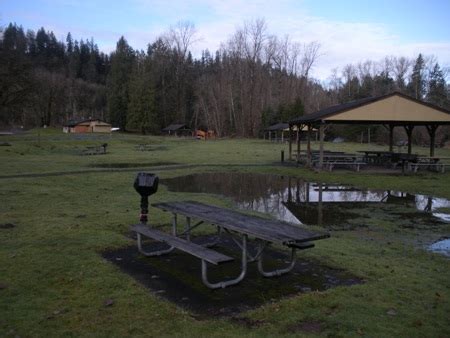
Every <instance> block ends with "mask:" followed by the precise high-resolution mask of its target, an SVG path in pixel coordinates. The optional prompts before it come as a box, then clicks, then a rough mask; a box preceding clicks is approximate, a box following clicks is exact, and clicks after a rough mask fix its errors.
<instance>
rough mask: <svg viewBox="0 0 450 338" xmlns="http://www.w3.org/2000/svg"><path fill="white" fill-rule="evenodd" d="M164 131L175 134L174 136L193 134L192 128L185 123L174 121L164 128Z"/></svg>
mask: <svg viewBox="0 0 450 338" xmlns="http://www.w3.org/2000/svg"><path fill="white" fill-rule="evenodd" d="M162 132H163V133H165V134H167V135H174V136H186V135H191V134H192V131H191V129H189V128H188V127H187V126H186V125H185V124H182V123H174V124H171V125H168V126H167V127H166V128H164V129H163V130H162Z"/></svg>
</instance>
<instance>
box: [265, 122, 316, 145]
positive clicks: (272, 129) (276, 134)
mask: <svg viewBox="0 0 450 338" xmlns="http://www.w3.org/2000/svg"><path fill="white" fill-rule="evenodd" d="M306 131H307V129H306V128H305V127H303V128H301V129H298V128H297V126H293V127H292V128H291V132H295V138H296V139H298V138H299V137H300V134H299V133H300V132H306ZM313 131H314V132H317V130H316V129H314V130H313ZM285 133H286V134H287V136H288V137H287V138H285ZM266 134H267V139H268V140H269V141H275V142H282V143H283V142H284V141H289V123H276V124H273V125H271V126H269V127H267V128H266V129H264V131H263V137H264V139H266ZM316 134H317V133H316ZM292 137H293V136H292Z"/></svg>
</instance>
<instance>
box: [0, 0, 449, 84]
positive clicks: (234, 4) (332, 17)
mask: <svg viewBox="0 0 450 338" xmlns="http://www.w3.org/2000/svg"><path fill="white" fill-rule="evenodd" d="M260 18H263V19H265V21H266V23H267V26H268V32H269V33H270V34H275V35H277V36H279V37H281V38H282V37H284V36H285V35H289V37H290V39H291V41H295V42H299V43H309V42H313V41H315V42H318V43H319V44H320V46H321V47H320V57H319V58H318V60H317V63H316V64H315V67H314V69H313V70H312V76H313V77H315V78H317V79H319V80H324V81H325V80H326V79H327V78H328V77H329V76H330V75H331V72H332V70H333V69H338V71H340V70H342V68H343V67H344V66H345V65H346V64H349V63H352V64H356V63H358V62H363V61H365V60H374V61H378V60H381V59H382V58H384V57H385V56H390V55H392V56H406V57H409V58H416V57H417V55H418V54H419V53H422V54H424V55H428V56H430V55H434V56H435V57H436V58H437V60H438V61H439V63H440V65H441V67H450V0H428V1H423V0H421V1H418V0H376V1H374V0H372V1H371V0H359V1H349V0H335V1H333V0H315V1H314V0H276V1H267V0H121V1H115V0H109V1H108V0H29V1H25V0H0V25H1V26H3V27H4V26H6V25H8V24H9V23H10V22H15V23H17V24H19V25H22V26H23V27H24V29H33V30H34V31H37V30H38V29H39V28H40V27H44V28H45V29H46V30H51V31H53V32H54V33H55V35H56V37H57V38H58V39H60V40H65V37H66V35H67V32H69V31H70V32H71V34H72V36H73V37H74V38H75V39H80V38H83V39H90V38H91V37H92V38H94V41H95V42H96V43H97V45H98V46H99V49H100V50H101V51H104V52H107V53H109V52H111V51H113V50H114V48H115V45H116V42H117V40H118V39H119V38H120V36H122V35H123V36H125V38H126V39H127V40H128V42H129V44H130V45H131V46H132V47H133V48H135V49H144V50H145V49H146V46H147V45H148V43H151V42H153V41H154V40H155V39H156V38H157V37H158V36H160V35H161V34H162V33H164V32H165V31H167V30H168V28H169V27H170V26H171V25H175V24H176V23H177V22H178V21H190V22H192V23H193V24H194V25H195V28H196V31H197V33H196V34H197V41H196V42H195V44H194V45H193V46H192V47H191V51H192V52H193V54H194V56H199V55H200V53H201V51H202V50H204V49H209V50H210V51H211V52H212V53H214V52H215V50H217V49H218V48H219V47H220V44H221V43H225V42H226V41H227V40H228V39H229V37H230V36H231V35H232V34H233V33H234V32H235V31H236V29H237V28H238V27H241V26H242V25H243V23H244V22H245V21H250V20H255V19H260Z"/></svg>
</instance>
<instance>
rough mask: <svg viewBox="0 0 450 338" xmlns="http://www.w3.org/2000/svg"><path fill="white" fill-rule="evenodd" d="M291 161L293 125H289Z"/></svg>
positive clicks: (290, 156)
mask: <svg viewBox="0 0 450 338" xmlns="http://www.w3.org/2000/svg"><path fill="white" fill-rule="evenodd" d="M289 161H292V125H289Z"/></svg>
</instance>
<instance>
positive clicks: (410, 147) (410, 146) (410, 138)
mask: <svg viewBox="0 0 450 338" xmlns="http://www.w3.org/2000/svg"><path fill="white" fill-rule="evenodd" d="M404 128H405V131H406V135H408V154H409V155H411V150H412V132H413V130H414V126H412V125H409V126H404Z"/></svg>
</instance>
